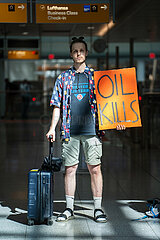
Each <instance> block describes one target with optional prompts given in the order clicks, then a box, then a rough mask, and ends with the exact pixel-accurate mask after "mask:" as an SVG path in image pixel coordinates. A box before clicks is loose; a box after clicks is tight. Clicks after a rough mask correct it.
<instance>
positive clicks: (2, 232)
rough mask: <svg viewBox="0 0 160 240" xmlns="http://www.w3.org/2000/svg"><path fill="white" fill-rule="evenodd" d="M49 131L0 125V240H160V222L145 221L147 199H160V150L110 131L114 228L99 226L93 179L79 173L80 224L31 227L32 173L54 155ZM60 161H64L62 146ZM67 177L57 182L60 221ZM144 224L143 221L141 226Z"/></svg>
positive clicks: (106, 145)
mask: <svg viewBox="0 0 160 240" xmlns="http://www.w3.org/2000/svg"><path fill="white" fill-rule="evenodd" d="M47 129H48V126H47V125H45V124H42V123H41V122H39V121H38V120H35V121H33V120H27V121H21V120H14V121H9V120H8V121H3V120H1V121H0V153H1V154H0V240H3V239H17V240H19V239H30V240H31V239H38V240H41V239H45V240H46V239H56V240H62V239H68V240H70V239H71V240H72V239H83V240H86V239H96V240H100V239H115V240H127V239H131V240H139V239H140V240H144V239H148V240H151V239H160V219H151V218H145V219H141V218H142V217H143V216H144V212H145V211H146V210H147V207H146V199H149V198H153V197H160V161H159V154H160V149H145V148H141V147H140V145H139V144H133V143H131V142H129V141H128V140H126V139H127V138H126V137H125V134H124V133H117V132H116V131H113V130H112V131H109V132H108V133H107V134H106V140H105V141H104V142H103V153H104V154H103V159H102V170H103V178H104V194H103V208H104V209H105V212H106V214H107V215H108V222H107V223H105V224H97V223H95V222H94V221H93V201H92V194H91V190H90V177H89V174H88V171H87V170H86V168H85V165H84V164H83V163H81V164H80V166H81V167H80V168H79V170H78V172H77V190H76V201H75V219H74V220H71V221H69V222H67V223H57V222H55V221H54V223H53V225H52V226H46V225H40V226H39V225H35V226H28V225H27V173H28V171H29V170H30V169H31V168H37V167H39V166H40V165H41V162H42V161H43V157H44V156H45V155H47V154H48V142H47V140H46V138H45V133H46V132H47ZM54 145H55V148H54V149H55V155H56V156H60V147H61V146H60V142H59V140H58V141H57V143H55V144H54ZM63 178H64V173H63V171H61V172H60V173H56V174H55V176H54V220H55V218H56V215H57V214H58V213H59V212H61V211H63V209H64V207H65V202H64V189H63ZM139 218H140V220H138V219H139Z"/></svg>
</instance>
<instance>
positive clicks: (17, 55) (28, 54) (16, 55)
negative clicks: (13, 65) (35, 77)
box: [8, 50, 39, 60]
mask: <svg viewBox="0 0 160 240" xmlns="http://www.w3.org/2000/svg"><path fill="white" fill-rule="evenodd" d="M8 59H23V60H29V59H39V52H38V51H22V50H19V51H17V50H13V51H11V50H10V51H8Z"/></svg>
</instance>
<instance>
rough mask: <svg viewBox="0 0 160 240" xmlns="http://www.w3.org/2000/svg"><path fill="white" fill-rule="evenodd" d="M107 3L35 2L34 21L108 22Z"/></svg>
mask: <svg viewBox="0 0 160 240" xmlns="http://www.w3.org/2000/svg"><path fill="white" fill-rule="evenodd" d="M108 22H109V3H95V4H49V3H48V4H40V3H37V4H36V23H108Z"/></svg>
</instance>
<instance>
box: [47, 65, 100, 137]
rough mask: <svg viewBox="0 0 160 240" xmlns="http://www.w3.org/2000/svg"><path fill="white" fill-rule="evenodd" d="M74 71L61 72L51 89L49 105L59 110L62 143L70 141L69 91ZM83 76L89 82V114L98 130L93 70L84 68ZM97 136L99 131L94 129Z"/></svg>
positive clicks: (71, 69) (73, 78)
mask: <svg viewBox="0 0 160 240" xmlns="http://www.w3.org/2000/svg"><path fill="white" fill-rule="evenodd" d="M75 74H76V70H75V69H74V67H71V68H70V69H68V70H67V71H65V72H62V73H61V74H60V75H59V76H58V78H57V80H56V82H55V86H54V89H53V94H52V97H51V101H50V105H51V106H54V105H55V106H57V107H59V108H61V119H62V125H61V139H62V140H64V141H69V140H70V122H71V104H70V103H71V91H72V84H73V82H74V80H75ZM84 74H85V75H86V76H87V78H88V81H89V104H90V106H91V113H92V115H93V119H94V122H95V125H96V128H98V125H97V124H96V123H98V120H97V104H96V94H95V84H94V69H92V68H89V67H88V66H86V68H85V70H84ZM96 131H97V134H98V135H100V132H101V131H98V129H96Z"/></svg>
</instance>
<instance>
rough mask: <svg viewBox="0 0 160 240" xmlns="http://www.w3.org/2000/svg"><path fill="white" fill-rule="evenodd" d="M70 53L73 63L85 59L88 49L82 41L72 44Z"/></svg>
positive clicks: (81, 61)
mask: <svg viewBox="0 0 160 240" xmlns="http://www.w3.org/2000/svg"><path fill="white" fill-rule="evenodd" d="M70 55H71V57H72V58H73V61H74V62H75V63H83V62H85V60H86V56H87V55H88V51H86V47H85V45H84V43H80V42H78V43H74V44H73V45H72V52H71V53H70Z"/></svg>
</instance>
